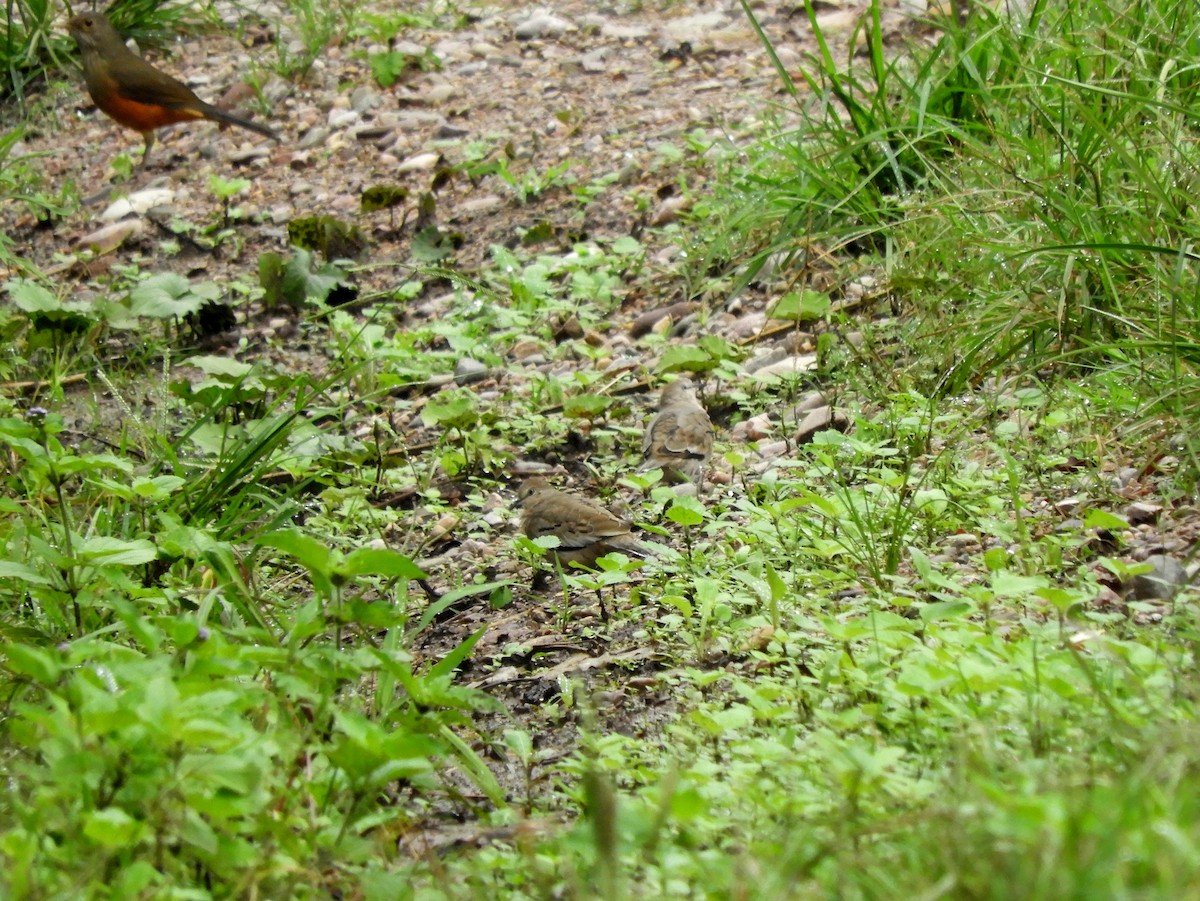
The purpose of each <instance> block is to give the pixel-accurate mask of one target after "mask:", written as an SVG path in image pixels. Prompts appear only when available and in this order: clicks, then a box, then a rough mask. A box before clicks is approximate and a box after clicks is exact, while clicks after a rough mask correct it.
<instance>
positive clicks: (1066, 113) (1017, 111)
mask: <svg viewBox="0 0 1200 901" xmlns="http://www.w3.org/2000/svg"><path fill="white" fill-rule="evenodd" d="M745 6H746V11H747V14H748V15H750V16H751V18H752V20H753V19H754V17H753V14H752V12H751V10H750V8H749V5H748V4H746V5H745ZM807 9H808V14H809V21H810V26H811V28H812V30H813V33H814V35H815V36H816V37H817V39H818V47H819V49H818V51H817V52H816V53H815V54H812V55H811V56H810V57H809V58H808V59H807V60H806V61H805V63H804V64H803V65H802V67H801V68H800V70H799V72H798V73H797V72H789V71H788V70H787V69H786V68H785V67H784V66H782V65H781V64H780V61H779V58H778V57H777V56H775V54H774V51H773V50H772V51H771V56H772V58H773V59H774V61H775V63H776V67H777V71H778V73H779V75H780V77H781V79H782V80H783V83H784V86H785V88H786V89H787V92H788V95H789V97H790V98H791V99H792V103H791V104H790V105H791V106H792V107H794V110H795V115H796V116H797V117H798V124H797V125H796V126H795V127H794V128H790V129H789V130H787V131H783V132H780V133H779V134H777V135H776V136H775V137H773V138H772V139H770V140H768V141H765V142H764V143H762V144H761V145H759V147H758V148H757V151H758V152H757V153H756V154H755V160H756V163H755V165H753V166H751V167H748V168H747V169H746V171H745V173H744V175H743V176H742V177H740V178H735V179H733V184H734V186H735V187H734V191H733V197H732V202H733V206H734V213H733V215H731V216H729V217H728V218H726V219H725V220H724V221H726V222H728V223H729V226H728V229H727V230H726V231H723V232H722V233H721V234H720V235H719V236H718V237H717V238H716V239H715V240H714V242H713V247H714V248H715V251H714V252H715V253H716V254H717V255H720V256H723V257H731V256H734V255H736V252H731V248H732V247H733V246H734V245H735V244H736V245H737V248H738V249H739V250H740V249H742V248H744V247H745V246H746V244H747V243H748V244H749V245H750V246H752V247H753V248H754V250H755V252H756V259H758V260H760V261H761V260H766V259H768V258H769V257H771V256H772V255H780V254H782V255H784V257H785V258H786V256H787V255H788V254H792V255H793V257H795V255H796V254H797V253H798V252H799V251H801V250H803V249H805V248H808V247H810V246H812V245H817V246H820V247H822V248H824V249H826V250H833V251H837V250H839V249H841V250H843V251H848V252H851V253H854V254H856V255H861V254H871V255H874V257H875V258H876V259H877V260H878V263H879V264H880V265H881V266H882V267H883V268H884V269H885V270H886V271H887V272H888V274H889V276H890V284H891V286H892V287H893V288H894V289H895V292H896V296H897V297H898V298H899V299H900V300H901V301H902V302H903V303H904V304H905V305H906V306H907V307H908V308H909V309H910V310H911V311H913V312H915V313H916V314H917V315H916V316H914V317H911V318H910V319H909V322H910V323H911V324H912V327H914V328H915V329H916V330H917V332H918V333H919V337H920V339H921V340H920V342H919V344H918V343H916V342H913V343H911V344H910V345H909V346H920V347H922V348H925V349H926V350H925V352H923V353H922V355H921V359H920V360H919V363H920V365H919V366H914V367H913V368H912V371H919V372H921V373H922V378H924V380H925V381H926V384H925V385H924V386H923V387H926V388H933V387H936V388H937V389H939V390H941V391H943V392H947V393H952V392H957V391H960V390H962V389H963V388H964V387H965V386H967V385H968V384H971V383H978V382H979V381H981V380H982V379H984V378H986V377H987V376H988V375H990V374H995V373H998V372H1005V371H1012V370H1024V371H1032V370H1038V369H1042V368H1044V367H1047V366H1051V367H1055V368H1058V367H1067V368H1069V369H1070V370H1072V371H1076V372H1085V373H1093V372H1098V371H1103V372H1106V373H1111V372H1114V371H1115V372H1116V373H1117V374H1118V375H1119V376H1120V377H1121V380H1122V383H1124V384H1130V383H1132V384H1135V385H1136V390H1137V397H1138V400H1139V402H1140V404H1141V405H1142V410H1143V412H1144V413H1145V414H1146V415H1145V421H1150V420H1151V418H1152V416H1154V415H1156V414H1158V413H1161V412H1164V411H1165V412H1169V413H1173V414H1176V415H1182V416H1184V417H1195V416H1196V415H1197V412H1198V411H1200V394H1198V393H1197V392H1196V390H1195V388H1194V387H1193V385H1192V384H1191V383H1192V381H1193V380H1192V379H1191V378H1190V376H1191V375H1192V374H1193V372H1194V368H1195V364H1196V361H1197V359H1198V356H1200V355H1198V348H1200V295H1198V291H1197V281H1196V274H1197V272H1196V263H1197V260H1198V259H1200V257H1198V256H1197V251H1196V244H1197V227H1196V218H1195V210H1194V207H1193V198H1194V197H1195V195H1196V189H1197V186H1198V185H1200V174H1198V164H1200V155H1198V153H1197V149H1196V137H1197V128H1196V122H1197V116H1196V113H1197V94H1196V82H1197V78H1198V77H1200V68H1198V66H1197V64H1196V61H1195V60H1196V55H1195V47H1196V43H1197V40H1200V10H1198V9H1197V8H1196V7H1195V5H1194V4H1188V3H1183V2H1176V0H1146V2H1137V3H1132V4H1127V3H1115V2H1114V3H1082V2H1079V0H1035V2H1032V3H1030V4H1028V5H1024V6H1019V5H1017V4H1000V5H999V8H997V9H993V8H991V7H989V6H987V5H983V4H971V5H970V7H969V8H966V10H965V12H963V14H961V15H954V16H946V17H941V18H937V19H936V20H934V21H932V22H931V23H929V24H930V25H931V26H932V28H933V29H934V33H933V37H932V38H930V39H928V40H925V39H922V40H913V41H911V42H910V43H909V46H907V47H906V48H905V50H904V52H902V53H897V52H895V51H894V50H893V49H892V48H888V49H887V50H886V51H885V46H884V41H883V24H882V12H881V4H879V3H878V2H876V3H873V4H872V6H871V9H870V11H869V13H868V14H867V15H866V16H865V17H864V19H863V20H862V22H861V23H860V31H859V32H858V33H857V35H856V38H857V40H855V41H852V42H851V43H852V44H853V45H854V46H857V48H858V51H857V53H850V54H848V55H847V57H846V58H845V59H844V60H842V59H839V58H838V57H837V56H835V52H834V50H833V49H832V47H831V44H830V43H829V42H828V41H827V40H826V36H825V35H824V34H823V33H822V31H821V27H820V22H819V19H818V17H817V15H816V13H815V12H814V11H813V8H812V4H808V5H807ZM754 21H755V24H756V25H758V23H757V20H754ZM920 31H923V32H926V33H927V32H928V31H929V29H920ZM914 33H916V32H914ZM759 34H760V37H761V38H762V40H763V41H764V43H765V44H766V46H768V47H771V36H770V34H768V33H767V31H766V30H765V28H763V27H759ZM796 258H798V257H796ZM750 271H751V272H753V271H755V270H754V267H751V269H750ZM901 371H903V368H902V367H901Z"/></svg>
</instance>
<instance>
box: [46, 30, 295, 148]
mask: <svg viewBox="0 0 1200 901" xmlns="http://www.w3.org/2000/svg"><path fill="white" fill-rule="evenodd" d="M67 31H69V32H70V34H71V37H73V38H74V39H75V43H77V44H78V45H79V53H80V56H81V57H82V59H83V79H84V81H85V82H86V83H87V89H88V93H89V94H91V95H92V100H94V101H95V103H96V106H98V107H99V108H100V109H101V110H102V111H103V112H104V113H106V114H107V115H108V116H109V117H110V118H112V119H114V120H116V121H117V122H119V123H120V124H121V125H124V126H125V127H126V128H132V129H134V130H135V131H138V132H141V134H142V138H143V140H145V142H146V150H145V152H144V153H143V154H142V162H141V165H143V166H144V165H145V164H146V160H147V158H148V157H149V156H150V148H151V147H152V146H154V130H155V129H157V128H162V127H163V126H164V125H174V124H175V123H176V122H189V121H191V120H193V119H209V120H211V121H213V122H219V123H221V124H223V125H236V126H238V127H239V128H248V129H250V130H251V131H256V132H258V133H259V134H260V135H265V136H266V137H268V138H271V139H272V140H275V141H278V140H279V135H278V134H277V133H276V132H275V130H274V129H271V128H268V127H267V126H265V125H259V124H258V123H257V122H251V121H249V120H248V119H242V118H239V117H238V116H234V115H231V114H229V113H227V112H225V111H224V110H221V109H217V107H215V106H213V105H211V104H209V103H205V102H204V101H203V100H201V99H200V98H199V97H197V96H196V95H195V94H194V93H192V90H191V88H189V87H188V86H187V85H185V84H184V83H183V82H181V81H179V80H178V79H176V78H172V77H171V76H170V75H168V74H167V73H165V72H160V71H159V70H158V69H155V68H154V67H153V66H152V65H150V64H149V63H148V62H146V61H145V60H144V59H142V58H141V57H140V56H138V55H137V54H136V53H134V52H133V51H132V50H130V49H129V48H128V47H126V46H125V41H124V40H123V39H122V38H121V35H120V34H119V33H118V32H117V30H116V29H115V28H113V26H112V23H110V22H109V21H108V19H106V18H105V17H104V16H103V15H102V14H101V13H98V12H87V13H81V14H80V15H78V16H75V17H74V18H73V19H71V21H69V22H68V23H67Z"/></svg>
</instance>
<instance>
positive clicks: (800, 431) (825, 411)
mask: <svg viewBox="0 0 1200 901" xmlns="http://www.w3.org/2000/svg"><path fill="white" fill-rule="evenodd" d="M849 425H850V420H849V419H848V418H847V417H846V415H845V414H844V413H835V412H834V411H833V407H821V408H819V409H817V410H813V411H811V412H810V413H809V414H808V415H807V416H805V417H804V419H803V420H802V421H801V422H800V425H798V426H797V427H796V431H795V432H794V433H793V435H792V440H793V441H795V442H796V443H797V444H807V443H808V442H809V441H812V439H813V436H814V435H815V434H817V432H824V431H826V430H828V429H831V428H833V429H837V430H838V431H839V432H844V431H846V429H847V428H848V427H849Z"/></svg>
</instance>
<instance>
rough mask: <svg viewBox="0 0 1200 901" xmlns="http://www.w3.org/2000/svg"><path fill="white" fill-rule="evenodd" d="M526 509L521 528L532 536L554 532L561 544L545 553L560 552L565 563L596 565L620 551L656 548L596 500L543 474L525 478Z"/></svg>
mask: <svg viewBox="0 0 1200 901" xmlns="http://www.w3.org/2000/svg"><path fill="white" fill-rule="evenodd" d="M517 503H518V504H519V505H520V506H521V508H522V509H523V511H524V513H523V514H522V516H521V529H522V531H524V532H525V534H526V535H528V536H529V537H530V538H541V537H542V536H543V535H554V536H556V537H557V538H558V541H559V544H558V547H556V548H554V549H553V550H551V551H547V553H546V555H547V556H548V557H549V556H554V555H557V557H558V559H559V561H560V562H561V563H562V565H563V567H567V566H568V565H569V564H571V563H579V564H580V565H581V566H587V567H594V566H595V564H596V559H597V558H599V557H603V556H604V555H605V554H610V553H612V552H613V551H620V552H621V553H622V554H626V555H628V556H630V557H646V556H648V555H650V554H653V553H654V552H655V548H654V547H652V546H650V545H648V544H645V543H643V542H641V541H638V540H637V539H636V538H634V537H633V535H632V534H631V533H630V524H629V523H628V522H626V521H625V520H624V519H621V517H619V516H617V515H616V514H615V513H613V512H611V511H609V510H606V509H605V508H604V507H601V506H600V505H599V504H598V503H596V502H595V501H592V500H589V499H587V498H584V497H580V496H578V495H575V494H567V493H566V492H565V491H559V490H558V489H556V488H551V487H550V484H549V483H548V482H547V481H546V480H545V479H543V478H540V477H538V476H534V477H532V478H528V479H526V480H525V481H524V482H523V483H522V484H521V487H520V488H519V489H518V491H517Z"/></svg>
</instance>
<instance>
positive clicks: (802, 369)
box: [753, 354, 817, 379]
mask: <svg viewBox="0 0 1200 901" xmlns="http://www.w3.org/2000/svg"><path fill="white" fill-rule="evenodd" d="M816 368H817V355H816V354H798V355H795V356H790V357H785V358H784V359H782V360H780V361H779V362H778V363H772V364H771V365H770V366H764V367H763V368H762V369H759V370H758V371H757V372H755V373H753V375H754V377H755V378H756V379H772V378H794V377H796V376H799V375H803V374H804V373H806V372H812V371H813V370H815V369H816Z"/></svg>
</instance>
